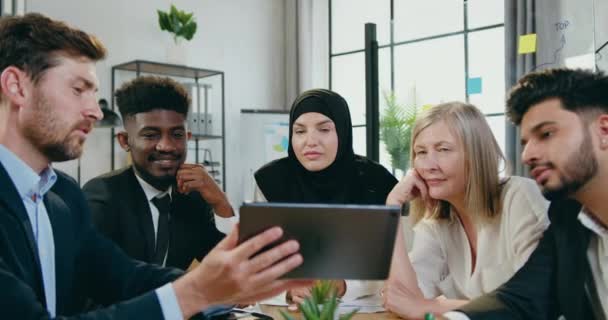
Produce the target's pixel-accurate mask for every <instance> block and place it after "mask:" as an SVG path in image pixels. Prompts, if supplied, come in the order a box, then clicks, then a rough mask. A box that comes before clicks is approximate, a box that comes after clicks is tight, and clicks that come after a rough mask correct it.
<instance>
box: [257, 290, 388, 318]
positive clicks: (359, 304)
mask: <svg viewBox="0 0 608 320" xmlns="http://www.w3.org/2000/svg"><path fill="white" fill-rule="evenodd" d="M260 304H265V305H271V306H280V307H286V306H287V303H286V302H285V298H284V297H283V296H282V295H279V296H276V297H273V298H270V299H267V300H264V301H262V302H260ZM355 309H359V311H357V313H376V312H383V311H385V309H384V307H383V306H382V297H380V295H379V294H373V295H369V296H364V297H361V298H358V299H355V300H351V301H344V302H340V306H339V307H338V313H339V314H345V313H349V312H351V311H352V310H355Z"/></svg>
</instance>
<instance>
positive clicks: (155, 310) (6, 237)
mask: <svg viewBox="0 0 608 320" xmlns="http://www.w3.org/2000/svg"><path fill="white" fill-rule="evenodd" d="M57 174H58V179H57V181H56V183H55V185H54V186H53V188H52V189H51V190H50V191H49V192H48V193H47V194H46V195H45V198H44V204H45V206H46V209H47V211H48V215H49V219H50V222H51V226H52V230H53V237H54V242H55V273H56V296H57V301H56V307H57V308H56V310H57V315H58V318H60V319H64V317H66V318H67V317H69V316H73V315H75V314H76V313H78V312H79V311H80V310H82V308H83V305H84V302H85V300H87V299H92V300H93V301H95V302H97V303H99V304H102V305H112V304H113V305H112V306H110V307H107V308H104V309H100V310H97V311H94V312H90V313H87V314H85V315H82V316H80V317H78V319H141V318H146V319H162V313H161V309H160V305H159V304H158V299H157V297H156V294H155V293H154V292H153V291H152V290H153V289H155V288H157V287H160V286H162V285H163V284H165V283H167V282H169V281H172V280H174V279H176V278H177V277H178V276H179V275H180V274H181V272H180V271H178V270H175V269H163V268H160V267H158V266H153V265H145V264H143V263H140V262H137V261H135V260H133V259H131V258H129V257H128V256H127V255H125V254H124V253H123V252H122V251H121V250H120V249H119V248H118V247H117V246H116V245H114V244H113V243H112V242H111V241H109V240H107V239H105V238H104V237H102V236H100V235H99V234H98V233H97V232H96V231H95V229H94V228H93V226H92V224H91V222H90V217H89V209H88V206H87V203H86V200H85V198H84V196H83V194H82V191H81V190H80V188H79V187H78V185H77V184H76V183H75V182H74V181H73V179H71V178H69V177H67V176H66V175H64V174H62V173H60V172H58V173H57ZM43 290H44V289H43V283H42V275H41V269H40V262H39V260H38V253H37V250H36V244H35V241H34V236H33V232H32V227H31V224H30V222H29V220H28V216H27V212H26V210H25V207H24V205H23V201H22V199H21V197H20V196H19V194H18V192H17V189H16V188H15V186H14V184H13V182H12V180H11V179H10V177H9V176H8V174H7V173H6V170H5V169H4V166H2V164H0V318H2V319H46V318H49V315H48V313H47V311H46V301H45V296H44V291H43ZM120 301H124V302H121V303H118V304H115V303H117V302H120Z"/></svg>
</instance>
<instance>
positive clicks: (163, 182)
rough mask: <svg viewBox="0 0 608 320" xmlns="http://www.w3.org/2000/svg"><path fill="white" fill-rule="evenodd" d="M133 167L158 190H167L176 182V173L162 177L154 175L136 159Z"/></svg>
mask: <svg viewBox="0 0 608 320" xmlns="http://www.w3.org/2000/svg"><path fill="white" fill-rule="evenodd" d="M133 167H134V168H135V170H136V171H137V173H138V174H139V176H140V177H141V178H142V179H144V181H146V182H147V183H149V184H150V185H151V186H153V187H154V188H156V189H158V190H163V191H164V190H167V189H168V188H169V187H170V186H172V185H174V184H176V181H177V180H176V178H175V175H169V174H168V175H164V176H161V177H157V176H153V175H151V174H150V173H149V172H148V171H146V169H145V168H142V167H140V166H139V165H138V164H137V163H135V161H133Z"/></svg>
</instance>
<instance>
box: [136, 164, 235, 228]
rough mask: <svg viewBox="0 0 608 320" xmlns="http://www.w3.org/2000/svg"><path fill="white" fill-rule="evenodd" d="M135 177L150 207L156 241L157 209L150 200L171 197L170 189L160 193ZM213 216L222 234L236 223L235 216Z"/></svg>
mask: <svg viewBox="0 0 608 320" xmlns="http://www.w3.org/2000/svg"><path fill="white" fill-rule="evenodd" d="M135 177H136V178H137V181H138V182H139V185H141V188H142V189H143V190H144V193H145V194H146V199H148V206H149V207H150V212H151V213H152V223H153V224H154V239H155V240H156V233H157V231H158V208H156V206H155V205H154V203H152V199H154V198H156V197H158V198H162V197H163V196H164V195H165V194H168V195H169V196H171V191H172V189H171V187H169V189H167V190H165V191H161V190H158V189H156V188H154V187H153V186H151V185H150V184H149V183H147V182H146V181H144V179H142V178H140V177H139V176H138V175H137V174H135ZM213 215H214V218H215V227H216V228H217V230H219V231H220V232H222V233H224V234H228V233H229V232H230V231H231V230H232V227H234V225H235V224H236V223H237V222H238V217H237V216H236V215H235V216H233V217H228V218H224V217H220V216H218V215H217V214H216V213H215V212H213Z"/></svg>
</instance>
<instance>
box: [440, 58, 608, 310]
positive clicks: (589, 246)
mask: <svg viewBox="0 0 608 320" xmlns="http://www.w3.org/2000/svg"><path fill="white" fill-rule="evenodd" d="M507 112H508V115H509V117H510V118H511V120H513V122H515V123H516V124H517V125H520V126H521V137H522V139H521V144H522V146H523V152H522V160H523V161H524V163H525V164H527V165H528V166H530V174H531V175H532V177H533V178H534V179H536V182H537V183H538V185H539V186H540V187H541V189H542V191H543V194H544V195H545V197H546V198H547V199H549V200H552V202H551V207H550V208H549V218H550V219H551V226H550V227H549V229H547V231H546V232H545V234H544V236H543V238H542V239H541V241H540V242H539V245H538V247H537V248H536V250H535V251H534V253H533V254H532V255H531V256H530V259H529V260H528V262H527V263H526V264H525V265H524V266H523V267H522V268H521V269H520V270H519V272H517V273H516V274H515V275H514V276H513V278H511V279H510V280H509V281H508V282H507V283H505V284H504V285H502V286H501V287H499V288H498V289H497V290H496V291H494V292H492V293H490V294H487V295H485V296H482V297H480V298H478V299H475V300H473V301H472V302H471V303H469V304H467V305H465V306H464V307H462V308H461V311H462V312H464V313H465V314H466V315H467V316H464V315H463V314H462V313H458V312H455V313H450V314H446V315H447V316H448V317H449V318H450V319H466V318H467V317H468V318H469V319H557V318H558V317H559V316H564V317H565V318H566V319H596V320H599V319H607V318H608V201H606V199H608V77H607V76H606V75H604V74H603V73H593V72H590V71H583V70H568V69H553V70H548V71H544V72H538V73H532V74H529V75H527V76H525V77H523V78H522V79H521V80H519V82H518V84H517V85H516V86H515V87H514V88H513V90H512V91H511V93H510V96H509V99H508V101H507Z"/></svg>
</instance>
